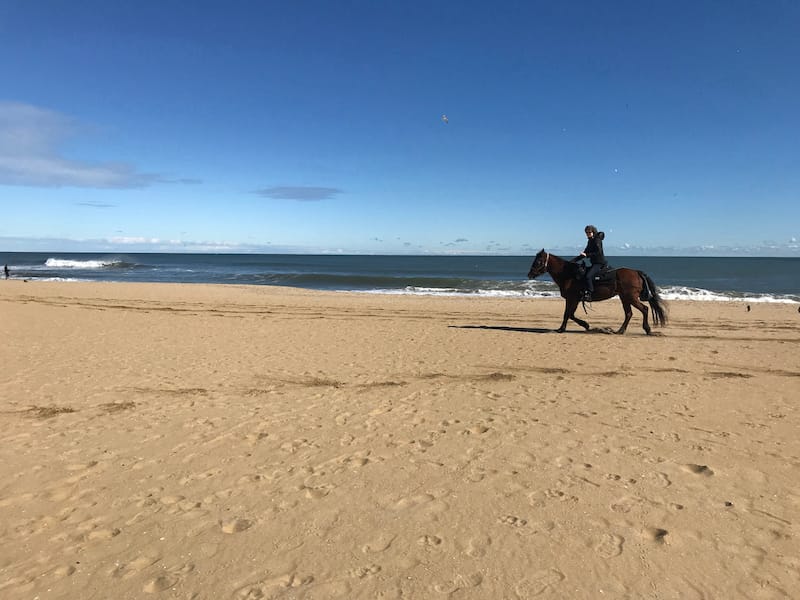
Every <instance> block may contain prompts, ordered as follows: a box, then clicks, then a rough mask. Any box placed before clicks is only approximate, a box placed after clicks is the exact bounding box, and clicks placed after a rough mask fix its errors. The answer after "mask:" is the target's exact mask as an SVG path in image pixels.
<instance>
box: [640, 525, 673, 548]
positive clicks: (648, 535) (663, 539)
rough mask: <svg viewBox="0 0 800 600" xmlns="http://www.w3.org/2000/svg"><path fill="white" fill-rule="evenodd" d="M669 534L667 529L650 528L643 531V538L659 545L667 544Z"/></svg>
mask: <svg viewBox="0 0 800 600" xmlns="http://www.w3.org/2000/svg"><path fill="white" fill-rule="evenodd" d="M668 533H669V532H668V531H667V530H666V529H661V528H660V527H648V528H646V529H644V530H643V531H642V537H643V538H645V539H646V540H650V541H652V542H655V543H657V544H666V543H667V534H668Z"/></svg>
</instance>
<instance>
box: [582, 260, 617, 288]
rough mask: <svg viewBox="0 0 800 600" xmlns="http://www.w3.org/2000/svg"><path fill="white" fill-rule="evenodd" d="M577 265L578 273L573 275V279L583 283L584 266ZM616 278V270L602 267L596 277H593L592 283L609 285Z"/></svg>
mask: <svg viewBox="0 0 800 600" xmlns="http://www.w3.org/2000/svg"><path fill="white" fill-rule="evenodd" d="M577 264H578V272H577V274H576V275H575V279H577V280H578V281H585V280H586V265H585V264H584V263H582V262H580V263H577ZM616 276H617V269H615V268H613V267H610V266H609V265H606V266H604V267H603V268H602V269H600V271H598V272H597V275H595V276H594V282H595V283H596V284H597V283H599V284H601V285H602V284H604V283H611V282H612V281H614V279H615V278H616Z"/></svg>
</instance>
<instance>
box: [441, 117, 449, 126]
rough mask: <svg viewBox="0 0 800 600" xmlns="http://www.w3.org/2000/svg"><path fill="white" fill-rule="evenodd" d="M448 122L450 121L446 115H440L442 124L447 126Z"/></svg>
mask: <svg viewBox="0 0 800 600" xmlns="http://www.w3.org/2000/svg"><path fill="white" fill-rule="evenodd" d="M449 122H450V119H448V118H447V115H442V123H444V124H445V125H447V124H448V123H449Z"/></svg>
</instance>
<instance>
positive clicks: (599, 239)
mask: <svg viewBox="0 0 800 600" xmlns="http://www.w3.org/2000/svg"><path fill="white" fill-rule="evenodd" d="M604 237H606V234H605V233H603V232H602V231H598V232H597V234H596V235H595V236H594V237H592V238H591V239H590V240H589V241H588V243H587V244H586V249H585V250H584V251H583V252H584V254H586V257H587V258H588V259H589V260H590V261H591V263H592V264H593V265H605V264H608V261H606V255H605V254H604V253H603V238H604Z"/></svg>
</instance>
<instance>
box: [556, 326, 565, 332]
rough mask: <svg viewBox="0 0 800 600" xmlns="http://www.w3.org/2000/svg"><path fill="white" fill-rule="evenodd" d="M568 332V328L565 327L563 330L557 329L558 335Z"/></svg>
mask: <svg viewBox="0 0 800 600" xmlns="http://www.w3.org/2000/svg"><path fill="white" fill-rule="evenodd" d="M566 330H567V328H566V327H563V328H561V329H556V333H564V332H565V331H566Z"/></svg>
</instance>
